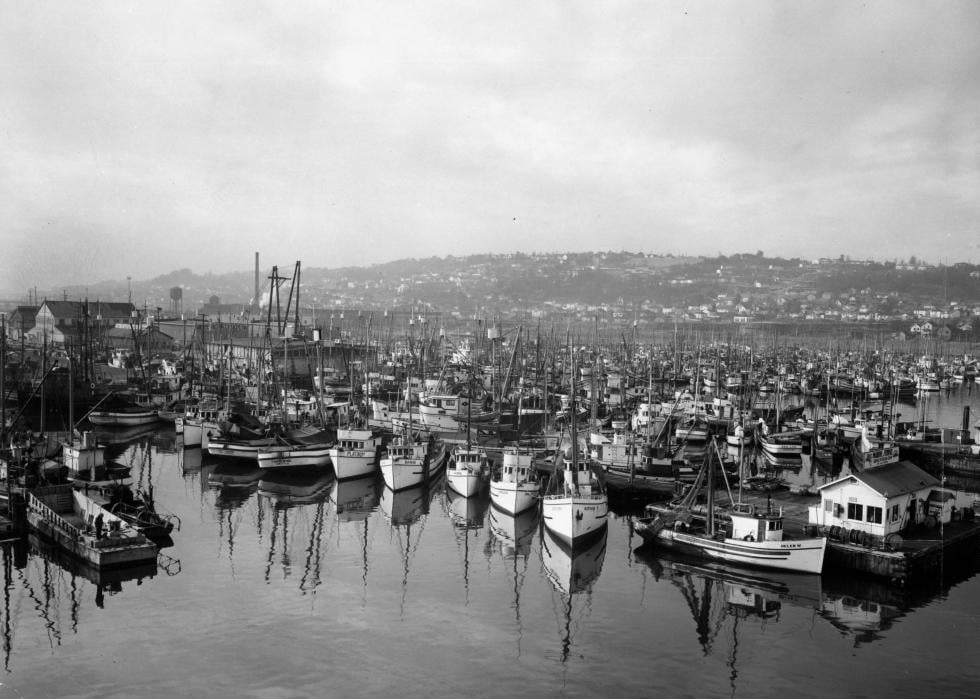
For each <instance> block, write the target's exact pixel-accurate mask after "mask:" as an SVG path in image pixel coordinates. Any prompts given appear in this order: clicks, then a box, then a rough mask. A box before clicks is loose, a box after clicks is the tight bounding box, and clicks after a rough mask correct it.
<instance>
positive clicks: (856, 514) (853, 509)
mask: <svg viewBox="0 0 980 699" xmlns="http://www.w3.org/2000/svg"><path fill="white" fill-rule="evenodd" d="M847 518H848V519H856V520H858V521H863V520H864V505H859V504H858V503H856V502H849V503H847Z"/></svg>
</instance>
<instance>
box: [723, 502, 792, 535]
mask: <svg viewBox="0 0 980 699" xmlns="http://www.w3.org/2000/svg"><path fill="white" fill-rule="evenodd" d="M731 520H732V534H731V538H732V539H742V540H743V541H782V540H783V515H782V513H775V512H758V511H756V510H755V508H754V507H751V508H746V509H743V510H738V509H736V510H733V511H732V512H731Z"/></svg>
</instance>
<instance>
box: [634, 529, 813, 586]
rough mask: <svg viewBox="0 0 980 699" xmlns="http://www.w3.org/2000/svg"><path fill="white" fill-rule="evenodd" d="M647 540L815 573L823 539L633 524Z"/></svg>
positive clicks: (713, 556) (756, 564)
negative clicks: (755, 537) (759, 537)
mask: <svg viewBox="0 0 980 699" xmlns="http://www.w3.org/2000/svg"><path fill="white" fill-rule="evenodd" d="M634 528H635V529H636V531H637V532H638V533H639V534H640V536H642V537H643V540H644V541H646V542H647V543H650V544H653V545H655V546H664V547H668V548H672V549H676V550H678V551H682V552H684V553H687V554H691V555H696V556H701V557H704V558H710V559H714V560H719V561H724V562H726V563H736V564H739V565H745V566H752V567H756V568H774V569H777V570H789V571H793V572H797V573H813V574H816V575H819V574H820V573H821V572H822V571H823V561H824V552H825V551H826V548H827V540H826V539H825V538H818V539H786V540H783V541H744V540H742V539H729V538H724V539H715V538H711V537H708V536H706V535H704V534H700V533H694V532H683V531H679V530H676V529H672V528H670V527H664V528H663V529H660V530H659V531H654V530H653V528H651V527H650V526H649V524H648V523H647V522H644V521H643V520H641V521H640V522H638V523H637V524H635V525H634Z"/></svg>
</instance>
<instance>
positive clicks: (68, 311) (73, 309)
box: [44, 300, 136, 318]
mask: <svg viewBox="0 0 980 699" xmlns="http://www.w3.org/2000/svg"><path fill="white" fill-rule="evenodd" d="M87 303H88V312H89V316H90V317H92V318H95V317H97V316H99V315H102V316H111V317H120V318H127V317H129V315H130V314H131V313H132V312H133V311H134V310H135V308H136V307H135V306H134V305H133V304H131V303H128V302H118V301H88V302H87ZM85 304H86V302H85V301H51V300H46V301H45V302H44V305H45V306H47V308H48V311H50V312H51V315H53V316H54V317H55V318H77V317H80V316H81V315H82V310H83V309H84V308H85Z"/></svg>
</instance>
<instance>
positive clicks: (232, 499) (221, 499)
mask: <svg viewBox="0 0 980 699" xmlns="http://www.w3.org/2000/svg"><path fill="white" fill-rule="evenodd" d="M264 474H265V472H264V471H263V470H262V469H260V468H259V466H258V464H257V463H255V462H254V461H247V460H244V459H242V460H240V461H221V462H219V463H218V464H217V465H216V466H215V467H214V469H213V470H212V471H211V473H209V474H208V487H209V488H214V489H217V491H218V496H217V498H216V499H215V503H214V504H215V507H217V508H218V509H219V510H225V509H237V508H239V507H241V506H242V505H244V504H245V503H246V502H247V501H248V499H249V498H250V497H251V496H252V493H254V492H256V491H257V490H258V489H259V481H260V480H262V476H263V475H264Z"/></svg>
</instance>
